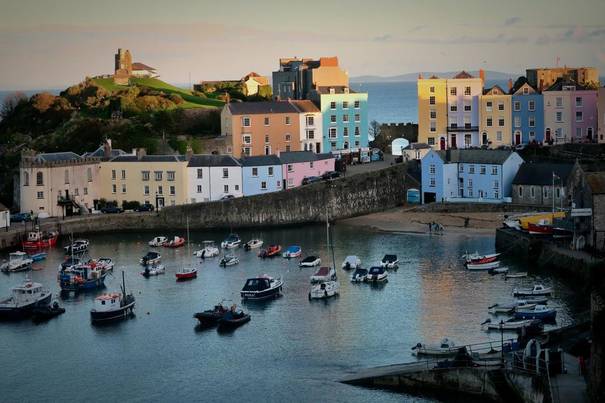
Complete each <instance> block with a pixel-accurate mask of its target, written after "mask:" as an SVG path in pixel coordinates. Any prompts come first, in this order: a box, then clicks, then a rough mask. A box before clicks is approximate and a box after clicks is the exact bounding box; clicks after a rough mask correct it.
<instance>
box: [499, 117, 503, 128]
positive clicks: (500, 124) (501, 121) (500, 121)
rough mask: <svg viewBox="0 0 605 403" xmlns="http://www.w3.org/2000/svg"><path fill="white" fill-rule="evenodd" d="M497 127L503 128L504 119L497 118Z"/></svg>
mask: <svg viewBox="0 0 605 403" xmlns="http://www.w3.org/2000/svg"><path fill="white" fill-rule="evenodd" d="M498 127H504V118H498Z"/></svg>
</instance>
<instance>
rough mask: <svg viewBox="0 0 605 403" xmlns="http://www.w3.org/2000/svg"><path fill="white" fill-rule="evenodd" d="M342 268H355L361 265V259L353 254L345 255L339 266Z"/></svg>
mask: <svg viewBox="0 0 605 403" xmlns="http://www.w3.org/2000/svg"><path fill="white" fill-rule="evenodd" d="M341 267H342V268H343V269H344V270H355V269H357V268H359V267H361V259H360V258H358V257H357V256H355V255H351V256H347V257H346V258H345V260H344V262H342V266H341Z"/></svg>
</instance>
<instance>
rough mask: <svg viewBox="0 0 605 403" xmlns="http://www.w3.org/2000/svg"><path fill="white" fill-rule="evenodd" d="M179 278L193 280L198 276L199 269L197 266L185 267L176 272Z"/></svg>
mask: <svg viewBox="0 0 605 403" xmlns="http://www.w3.org/2000/svg"><path fill="white" fill-rule="evenodd" d="M175 276H176V279H177V281H178V280H191V279H193V278H197V269H196V268H195V267H183V268H182V269H181V270H179V271H178V272H176V274H175Z"/></svg>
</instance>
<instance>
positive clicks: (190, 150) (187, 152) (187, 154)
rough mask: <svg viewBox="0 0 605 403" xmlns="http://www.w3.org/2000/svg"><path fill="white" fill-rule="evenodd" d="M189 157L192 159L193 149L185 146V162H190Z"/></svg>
mask: <svg viewBox="0 0 605 403" xmlns="http://www.w3.org/2000/svg"><path fill="white" fill-rule="evenodd" d="M191 157H193V148H191V146H187V151H186V152H185V159H186V160H187V161H190V160H191Z"/></svg>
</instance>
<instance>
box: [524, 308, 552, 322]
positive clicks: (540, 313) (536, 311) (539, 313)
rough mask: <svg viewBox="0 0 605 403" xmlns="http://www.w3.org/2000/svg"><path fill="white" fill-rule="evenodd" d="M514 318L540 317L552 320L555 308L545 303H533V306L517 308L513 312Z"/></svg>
mask: <svg viewBox="0 0 605 403" xmlns="http://www.w3.org/2000/svg"><path fill="white" fill-rule="evenodd" d="M514 317H515V319H540V320H543V321H548V320H551V321H552V320H554V319H555V318H556V317H557V310H556V309H554V308H549V307H547V306H546V305H534V306H533V307H531V308H530V307H527V308H517V309H515V313H514Z"/></svg>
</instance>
